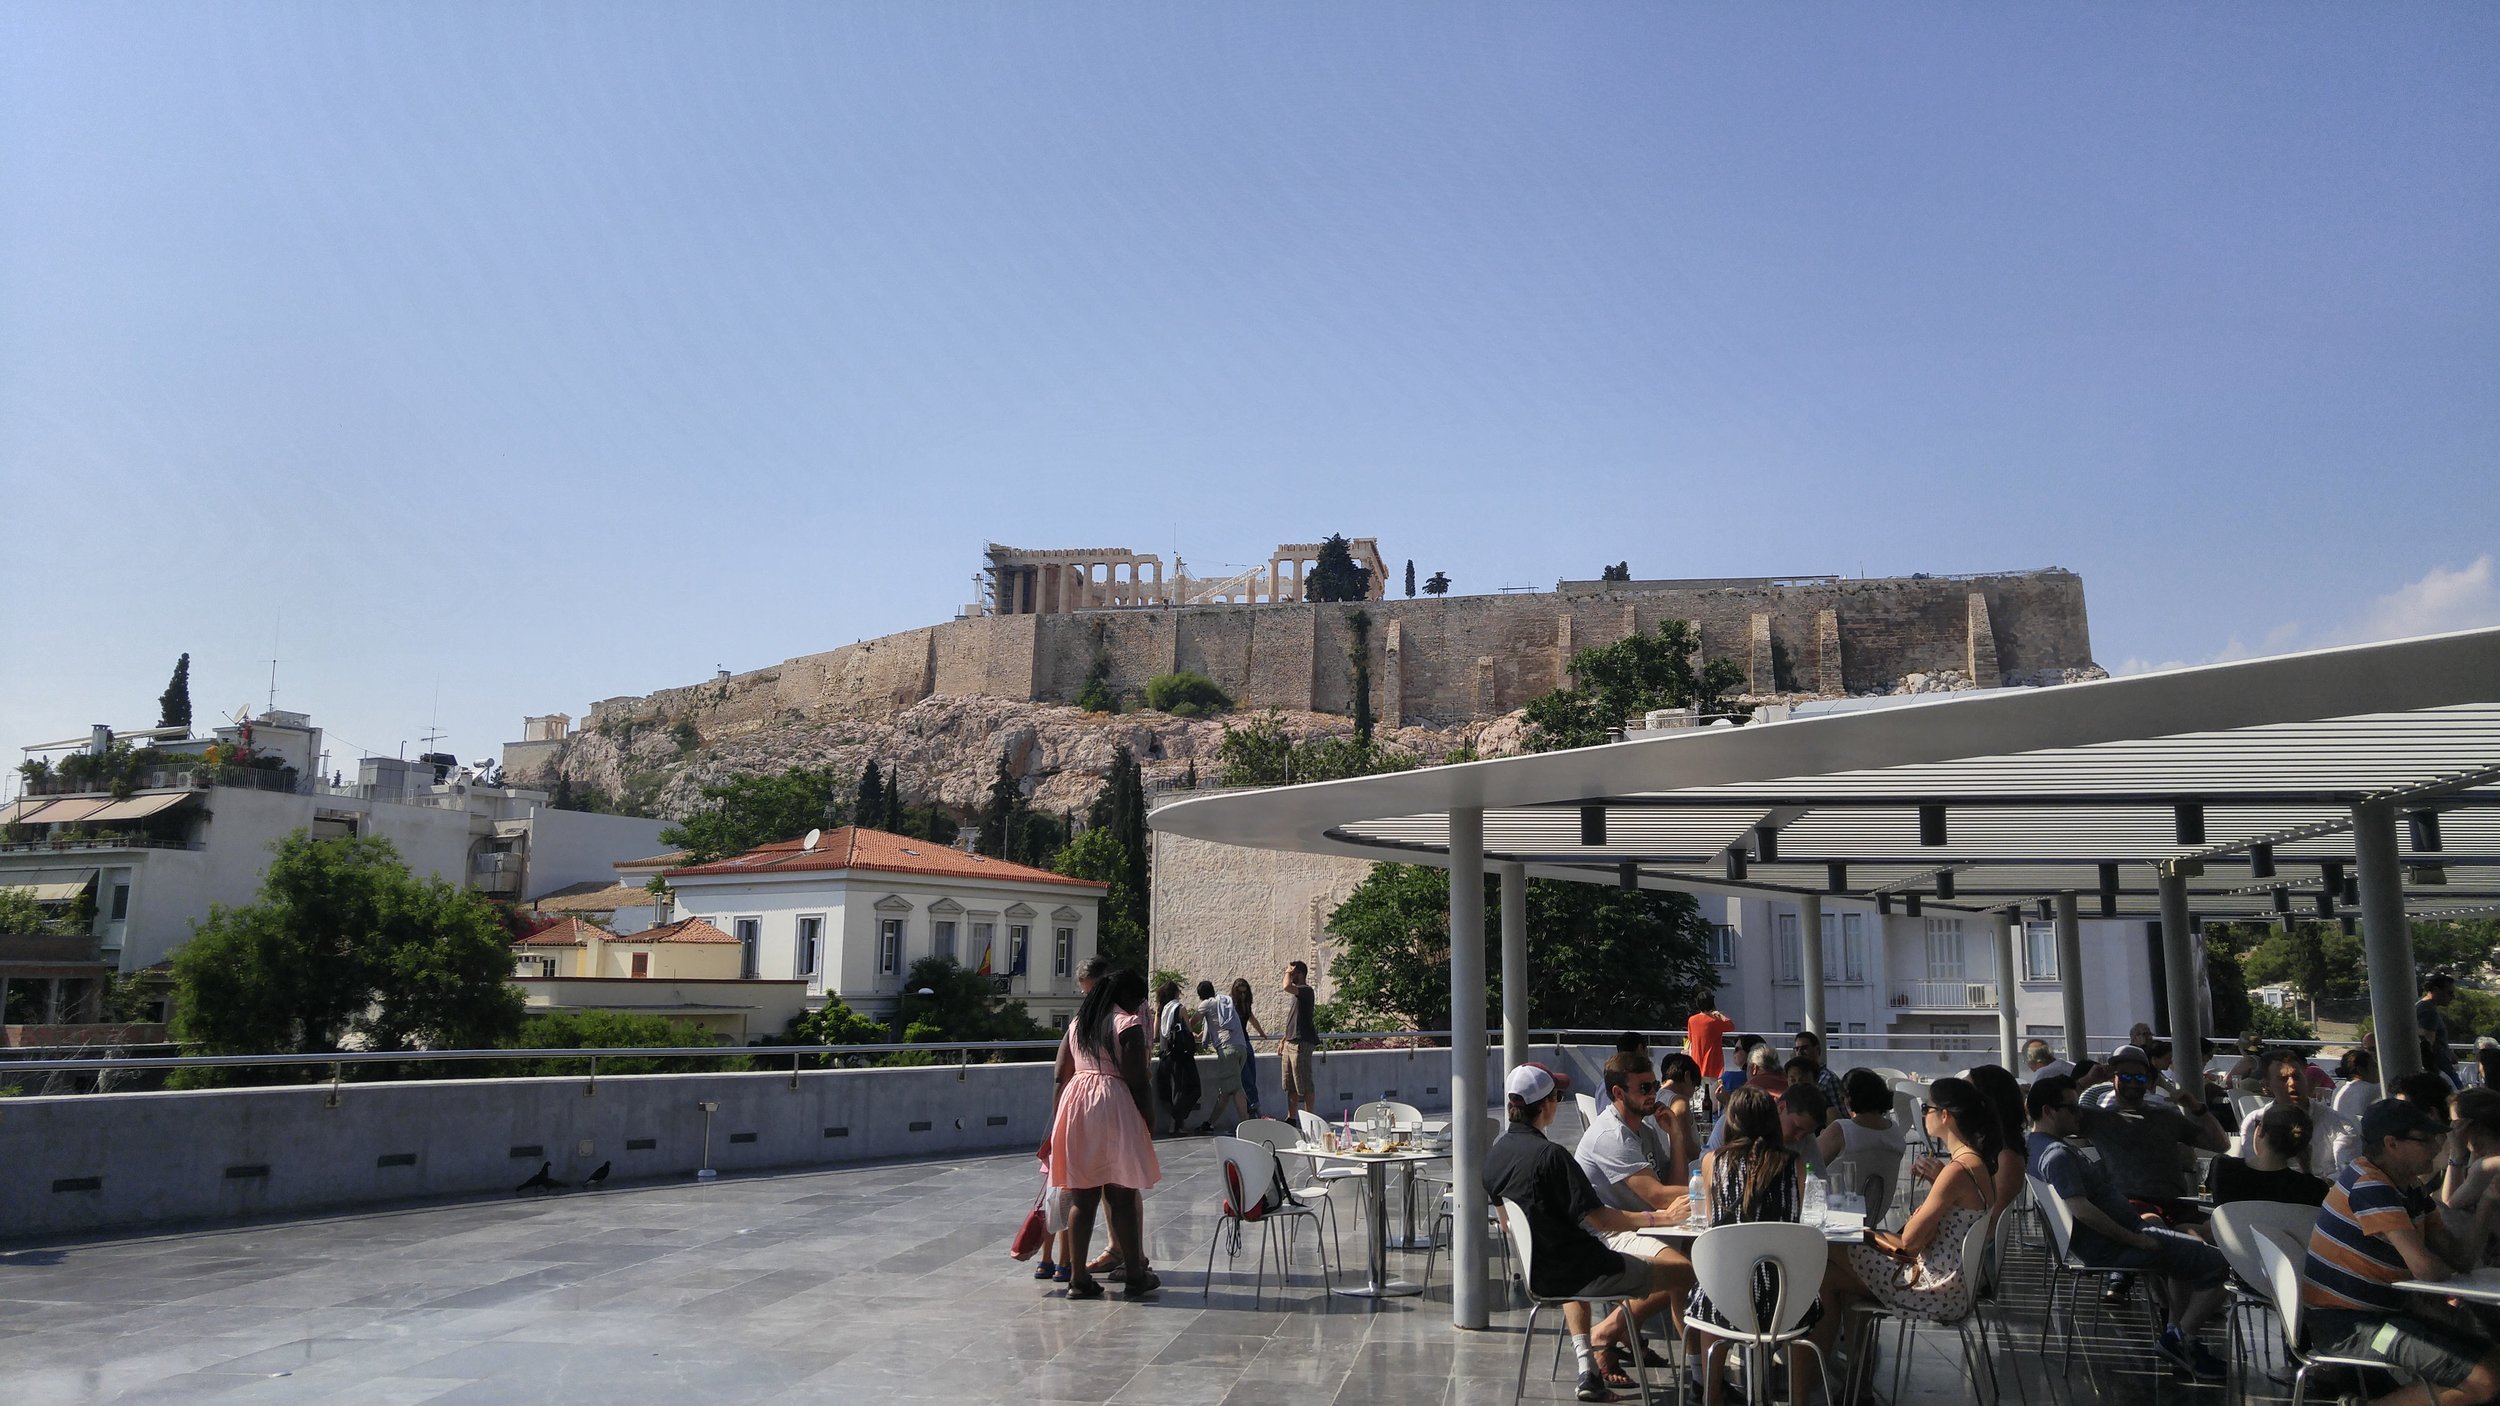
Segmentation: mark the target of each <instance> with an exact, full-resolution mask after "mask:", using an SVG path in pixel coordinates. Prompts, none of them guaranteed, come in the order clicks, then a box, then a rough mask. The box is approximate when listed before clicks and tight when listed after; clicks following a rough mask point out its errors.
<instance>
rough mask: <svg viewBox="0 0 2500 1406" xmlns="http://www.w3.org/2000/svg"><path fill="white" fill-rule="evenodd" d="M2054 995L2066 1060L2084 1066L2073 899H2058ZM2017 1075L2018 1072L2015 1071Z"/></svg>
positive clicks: (2079, 924)
mask: <svg viewBox="0 0 2500 1406" xmlns="http://www.w3.org/2000/svg"><path fill="white" fill-rule="evenodd" d="M2057 995H2058V999H2059V1001H2060V1002H2061V1003H2062V1004H2063V1005H2064V1006H2065V1015H2064V1020H2065V1024H2066V1048H2065V1050H2064V1052H2063V1053H2064V1054H2065V1056H2066V1058H2067V1059H2069V1060H2071V1061H2073V1062H2074V1063H2076V1064H2081V1063H2083V1056H2084V1048H2083V1047H2084V1032H2085V1029H2086V1027H2085V1025H2084V1019H2085V1012H2084V1009H2083V920H2082V918H2081V916H2080V915H2079V914H2078V913H2077V912H2076V909H2075V896H2074V895H2073V894H2071V893H2061V894H2059V895H2058V896H2057ZM2018 1072H2019V1071H2018Z"/></svg>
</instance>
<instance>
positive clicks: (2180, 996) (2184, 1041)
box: [2155, 864, 2411, 1070]
mask: <svg viewBox="0 0 2500 1406" xmlns="http://www.w3.org/2000/svg"><path fill="white" fill-rule="evenodd" d="M2155 884H2156V887H2157V888H2158V889H2159V891H2160V894H2161V959H2162V980H2163V984H2164V985H2165V986H2166V987H2167V988H2168V989H2169V993H2170V1038H2171V1041H2172V1044H2173V1047H2174V1048H2175V1049H2176V1051H2177V1054H2176V1055H2175V1056H2174V1058H2175V1059H2176V1061H2177V1063H2178V1067H2179V1068H2181V1069H2184V1070H2201V1069H2203V1068H2204V1067H2205V1012H2204V1002H2205V990H2204V987H2203V985H2202V984H2201V983H2199V982H2198V981H2197V979H2196V941H2197V939H2196V934H2194V933H2192V932H2190V931H2188V895H2187V876H2186V875H2183V874H2181V873H2179V872H2177V871H2176V870H2175V869H2173V868H2172V867H2171V866H2170V865H2168V864H2165V865H2163V866H2161V871H2160V878H2158V879H2157V880H2156V881H2155ZM2406 1009H2407V1014H2410V1013H2411V1008H2410V1007H2407V1008H2406Z"/></svg>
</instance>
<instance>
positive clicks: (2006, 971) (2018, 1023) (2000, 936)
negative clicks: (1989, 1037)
mask: <svg viewBox="0 0 2500 1406" xmlns="http://www.w3.org/2000/svg"><path fill="white" fill-rule="evenodd" d="M1996 921H1997V1059H1998V1062H1999V1063H2001V1064H2003V1065H2004V1066H2005V1067H2006V1068H2007V1069H2009V1070H2019V1069H2021V1068H2022V1067H2023V1066H2022V1054H2023V1026H2022V1012H2021V1011H2020V1010H2018V1009H2016V1004H2017V1003H2016V1001H2015V997H2016V996H2017V995H2018V994H2019V993H2020V991H2021V989H2022V988H2021V986H2020V984H2019V978H2020V976H2021V973H2022V969H2021V968H2020V967H2018V966H2016V965H2015V964H2014V963H2015V958H2016V956H2017V954H2016V952H2015V951H2014V928H2015V922H2016V918H2015V915H2014V913H2013V912H2012V911H2010V910H2005V909H2000V910H1998V912H1997V915H1996Z"/></svg>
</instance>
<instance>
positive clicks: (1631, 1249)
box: [1597, 1230, 1692, 1267]
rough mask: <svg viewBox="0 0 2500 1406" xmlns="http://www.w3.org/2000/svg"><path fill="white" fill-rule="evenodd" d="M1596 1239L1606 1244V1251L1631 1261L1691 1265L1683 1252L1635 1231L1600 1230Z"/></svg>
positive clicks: (1662, 1241)
mask: <svg viewBox="0 0 2500 1406" xmlns="http://www.w3.org/2000/svg"><path fill="white" fill-rule="evenodd" d="M1597 1238H1598V1239H1600V1240H1603V1241H1605V1242H1606V1248H1607V1249H1609V1250H1612V1251H1614V1252H1615V1253H1616V1254H1618V1255H1624V1256H1628V1257H1630V1258H1632V1259H1636V1260H1647V1261H1649V1262H1650V1263H1652V1264H1671V1265H1676V1266H1679V1267H1681V1266H1688V1265H1690V1264H1691V1263H1692V1261H1691V1260H1688V1259H1686V1258H1684V1252H1683V1251H1681V1250H1678V1249H1677V1248H1675V1246H1673V1245H1671V1244H1668V1243H1667V1242H1666V1241H1664V1240H1660V1239H1657V1238H1656V1237H1654V1236H1648V1235H1643V1234H1641V1233H1640V1232H1639V1231H1637V1230H1601V1231H1598V1232H1597Z"/></svg>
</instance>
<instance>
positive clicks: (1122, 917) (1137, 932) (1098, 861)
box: [1051, 825, 1146, 970]
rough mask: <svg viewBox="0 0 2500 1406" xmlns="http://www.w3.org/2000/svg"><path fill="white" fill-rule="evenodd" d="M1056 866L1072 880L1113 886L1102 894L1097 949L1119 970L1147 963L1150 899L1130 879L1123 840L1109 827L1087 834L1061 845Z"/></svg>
mask: <svg viewBox="0 0 2500 1406" xmlns="http://www.w3.org/2000/svg"><path fill="white" fill-rule="evenodd" d="M1051 867H1052V868H1053V869H1054V870H1055V871H1057V872H1058V873H1061V874H1065V875H1066V876H1068V877H1069V878H1071V879H1087V880H1091V881H1092V882H1094V883H1097V884H1108V885H1110V886H1111V887H1110V889H1109V890H1108V891H1107V892H1105V893H1104V894H1103V896H1102V906H1101V910H1100V917H1099V919H1098V920H1097V926H1096V932H1095V938H1094V950H1095V951H1096V952H1098V953H1100V954H1101V956H1102V959H1103V960H1104V961H1106V962H1109V963H1110V964H1111V965H1112V966H1113V967H1115V968H1117V967H1131V966H1133V967H1137V968H1140V969H1141V970H1142V969H1143V968H1144V966H1145V962H1146V895H1145V894H1143V893H1141V892H1140V891H1138V890H1137V889H1136V888H1134V887H1132V885H1131V881H1130V879H1129V877H1128V872H1129V865H1128V854H1127V852H1126V851H1125V850H1124V849H1122V848H1121V845H1120V841H1119V838H1118V837H1117V836H1116V835H1114V834H1112V832H1111V830H1110V829H1109V828H1108V827H1106V826H1099V825H1098V826H1095V827H1094V828H1093V829H1090V830H1085V831H1081V832H1079V833H1078V834H1077V836H1076V837H1075V838H1074V839H1071V840H1069V841H1068V842H1067V844H1065V845H1063V846H1061V847H1060V850H1059V854H1058V856H1057V858H1055V859H1053V860H1052V861H1051Z"/></svg>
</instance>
